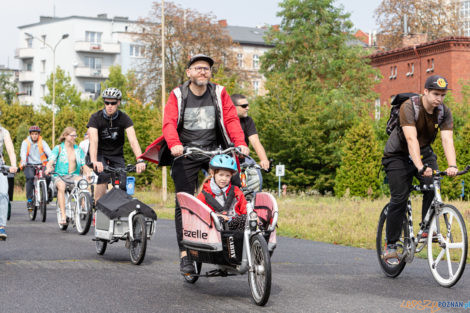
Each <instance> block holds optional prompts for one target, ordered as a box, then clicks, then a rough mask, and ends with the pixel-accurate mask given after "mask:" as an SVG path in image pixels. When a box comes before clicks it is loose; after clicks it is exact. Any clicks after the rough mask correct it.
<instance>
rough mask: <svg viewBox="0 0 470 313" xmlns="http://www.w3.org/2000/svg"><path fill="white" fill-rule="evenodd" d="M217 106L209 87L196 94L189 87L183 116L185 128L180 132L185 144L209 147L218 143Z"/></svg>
mask: <svg viewBox="0 0 470 313" xmlns="http://www.w3.org/2000/svg"><path fill="white" fill-rule="evenodd" d="M215 127H216V126H215V106H214V104H213V103H212V99H211V96H210V93H209V89H207V90H206V92H205V93H204V94H203V95H202V96H196V95H194V94H193V93H192V92H191V89H189V92H188V98H187V100H186V106H185V109H184V116H183V128H182V130H181V132H180V134H179V137H180V140H181V142H182V143H183V145H190V146H201V147H209V146H212V145H215V144H216V143H217V134H216V131H215Z"/></svg>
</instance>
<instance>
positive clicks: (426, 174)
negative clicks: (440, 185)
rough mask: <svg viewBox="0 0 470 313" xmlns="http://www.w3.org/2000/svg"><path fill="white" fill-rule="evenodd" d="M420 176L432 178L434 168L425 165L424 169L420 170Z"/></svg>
mask: <svg viewBox="0 0 470 313" xmlns="http://www.w3.org/2000/svg"><path fill="white" fill-rule="evenodd" d="M418 174H420V175H422V176H424V177H431V176H432V168H430V167H429V166H427V165H423V167H422V168H420V169H419V171H418Z"/></svg>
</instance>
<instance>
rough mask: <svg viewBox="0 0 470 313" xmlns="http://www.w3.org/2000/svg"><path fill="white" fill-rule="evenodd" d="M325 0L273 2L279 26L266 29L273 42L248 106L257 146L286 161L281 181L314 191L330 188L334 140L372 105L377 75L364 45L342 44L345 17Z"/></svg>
mask: <svg viewBox="0 0 470 313" xmlns="http://www.w3.org/2000/svg"><path fill="white" fill-rule="evenodd" d="M332 2H333V1H331V0H285V1H284V2H282V3H280V7H281V8H282V10H281V11H280V12H279V13H278V15H280V16H281V17H282V22H281V25H280V29H279V30H276V29H271V30H270V31H269V32H268V35H267V38H266V39H267V43H268V44H272V45H273V46H274V47H273V48H272V49H271V50H269V51H267V52H266V53H265V54H264V56H263V57H262V65H261V68H262V71H263V73H264V75H265V76H266V77H267V82H266V88H267V89H268V90H269V93H268V94H267V95H266V96H265V97H264V98H258V99H257V100H256V102H255V107H256V109H255V110H254V112H255V116H254V119H255V120H256V123H257V127H258V130H259V133H260V138H261V140H262V143H263V145H264V147H265V148H266V150H267V151H268V153H269V155H270V156H273V157H274V158H275V160H276V161H278V162H282V163H284V164H285V165H286V177H285V179H286V182H287V183H288V184H291V185H293V187H296V188H300V189H305V188H309V187H313V188H315V189H317V190H319V191H320V192H327V191H332V190H333V186H334V177H335V173H336V168H337V167H338V166H339V164H340V148H341V146H340V145H339V143H338V142H339V141H340V139H341V138H342V137H343V136H344V133H345V131H346V130H347V129H348V128H349V127H350V126H351V125H352V124H353V123H354V121H355V119H356V118H357V117H358V116H359V114H358V113H359V112H361V111H362V108H364V107H368V106H369V105H371V104H372V99H374V93H373V92H372V87H373V85H374V76H375V75H376V71H375V70H374V69H373V68H372V67H371V66H370V65H369V64H368V59H367V58H364V57H363V56H364V54H365V51H363V50H361V48H359V47H355V46H350V45H348V44H347V42H348V40H350V39H351V36H352V35H351V27H352V24H351V22H350V21H349V20H348V16H349V15H348V14H345V13H343V12H342V10H341V9H339V8H336V7H334V6H333V4H332ZM370 109H371V107H370ZM266 181H267V182H268V184H269V183H271V184H272V183H274V182H273V181H272V179H270V178H268V179H267V180H266Z"/></svg>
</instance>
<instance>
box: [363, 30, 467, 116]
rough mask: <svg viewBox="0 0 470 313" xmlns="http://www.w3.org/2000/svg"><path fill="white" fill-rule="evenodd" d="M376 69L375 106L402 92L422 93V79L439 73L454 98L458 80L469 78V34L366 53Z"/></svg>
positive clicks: (459, 94) (456, 95) (457, 89)
mask: <svg viewBox="0 0 470 313" xmlns="http://www.w3.org/2000/svg"><path fill="white" fill-rule="evenodd" d="M369 58H370V59H371V65H372V66H373V67H375V68H377V69H379V70H380V73H381V74H382V76H383V77H382V80H381V81H380V83H379V84H378V85H377V86H376V88H375V91H376V92H377V93H378V94H379V97H380V98H378V99H376V102H375V104H376V109H378V110H379V109H380V106H381V105H389V104H390V101H391V99H392V97H393V96H394V95H396V94H398V93H402V92H416V93H422V92H423V86H424V82H425V81H426V78H428V77H429V76H431V75H434V74H439V75H442V76H444V77H446V78H447V80H448V82H449V87H450V88H451V89H452V93H453V94H454V96H455V98H456V99H457V100H459V99H461V97H462V95H461V93H460V92H461V90H462V84H461V81H462V80H463V81H468V80H470V37H448V38H442V39H439V40H435V41H430V42H425V43H422V44H418V45H412V46H408V47H404V48H400V49H395V50H390V51H386V52H377V53H374V54H372V55H370V56H369Z"/></svg>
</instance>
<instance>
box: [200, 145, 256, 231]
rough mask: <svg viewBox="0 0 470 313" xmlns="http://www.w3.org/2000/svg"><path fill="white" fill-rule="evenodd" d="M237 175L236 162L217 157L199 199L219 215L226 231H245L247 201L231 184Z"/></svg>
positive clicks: (238, 189)
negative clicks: (233, 177)
mask: <svg viewBox="0 0 470 313" xmlns="http://www.w3.org/2000/svg"><path fill="white" fill-rule="evenodd" d="M236 173H237V164H236V162H235V160H234V159H233V158H232V157H230V156H228V155H226V154H222V155H216V156H214V157H213V158H212V160H211V161H210V163H209V174H210V176H208V177H207V178H206V179H205V180H204V182H203V184H202V188H201V191H200V193H199V194H198V196H197V198H198V199H199V200H201V201H202V202H204V203H205V204H206V205H207V206H208V207H209V208H211V209H212V210H213V211H214V212H216V213H217V216H218V217H219V221H220V222H221V223H222V225H224V229H225V230H243V229H244V227H245V220H246V204H247V202H246V199H245V196H244V195H243V192H242V191H241V190H240V188H238V187H237V186H234V185H232V184H231V183H230V180H231V178H232V176H233V175H235V174H236Z"/></svg>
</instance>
